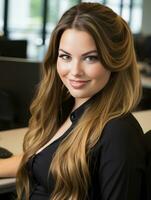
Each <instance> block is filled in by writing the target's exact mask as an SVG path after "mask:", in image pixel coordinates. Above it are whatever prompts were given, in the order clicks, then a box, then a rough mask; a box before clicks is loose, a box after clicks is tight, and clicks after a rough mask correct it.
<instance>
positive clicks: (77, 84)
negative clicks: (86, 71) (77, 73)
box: [69, 80, 89, 89]
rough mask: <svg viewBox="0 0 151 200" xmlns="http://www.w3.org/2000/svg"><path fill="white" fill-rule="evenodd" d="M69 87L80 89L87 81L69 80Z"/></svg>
mask: <svg viewBox="0 0 151 200" xmlns="http://www.w3.org/2000/svg"><path fill="white" fill-rule="evenodd" d="M69 82H70V84H71V86H72V87H73V88H75V89H80V88H82V87H84V86H85V85H86V84H87V83H88V82H89V81H84V80H69Z"/></svg>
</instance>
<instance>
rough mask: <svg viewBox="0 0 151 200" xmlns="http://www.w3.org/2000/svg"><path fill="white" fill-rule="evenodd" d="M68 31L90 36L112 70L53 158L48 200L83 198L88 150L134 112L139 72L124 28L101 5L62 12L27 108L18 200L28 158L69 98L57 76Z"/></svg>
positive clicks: (26, 188) (52, 131) (25, 186)
mask: <svg viewBox="0 0 151 200" xmlns="http://www.w3.org/2000/svg"><path fill="white" fill-rule="evenodd" d="M71 28H72V29H77V30H81V31H86V32H88V33H89V34H91V36H92V37H93V39H94V41H95V43H96V47H97V51H98V55H99V58H100V62H101V63H102V64H103V65H104V67H105V68H106V69H108V70H110V71H111V77H110V80H109V82H108V83H107V85H106V86H105V87H104V88H103V89H102V91H100V92H99V95H97V98H96V100H95V101H94V102H93V103H92V105H91V106H90V107H89V108H88V109H87V110H86V111H85V112H84V114H83V115H82V117H81V118H80V120H79V122H78V124H77V126H76V127H75V128H74V130H72V134H69V135H68V136H67V137H66V138H65V139H64V141H63V142H62V143H61V144H60V145H59V148H58V149H57V151H56V153H55V156H54V158H53V161H52V163H51V166H50V170H51V173H52V175H53V177H54V180H55V188H54V191H53V194H52V195H51V200H67V199H70V200H84V199H86V197H87V194H88V188H89V187H90V185H91V178H90V174H89V166H88V163H89V157H88V155H89V152H90V150H91V149H92V148H93V146H94V145H95V144H96V143H97V141H98V139H99V138H100V135H101V132H102V129H103V128H104V126H105V125H106V123H107V122H108V121H109V120H111V119H112V118H115V117H119V116H122V115H124V114H126V113H128V112H130V111H132V110H133V109H134V108H135V106H136V105H137V103H138V102H139V99H140V95H141V87H140V77H139V71H138V68H137V63H136V56H135V51H134V44H133V38H132V34H131V31H130V29H129V27H128V25H127V23H126V22H125V21H124V20H123V19H122V18H121V17H120V16H118V15H117V14H116V13H114V12H113V11H112V10H111V9H110V8H108V7H106V6H104V5H101V4H99V3H81V4H78V5H76V6H74V7H72V8H71V9H69V10H68V11H67V12H65V14H64V15H63V16H62V18H61V19H60V21H59V22H58V24H57V26H56V28H55V29H54V31H53V32H52V35H51V40H50V46H49V48H48V51H47V54H46V57H45V60H44V65H43V78H42V81H41V84H40V87H39V91H38V93H37V96H36V98H35V100H34V101H33V103H32V105H31V114H32V117H31V120H30V123H29V131H28V133H27V134H26V136H25V139H24V152H25V154H24V157H23V159H22V162H21V165H20V169H19V172H18V176H17V177H18V178H17V191H18V200H21V196H22V193H23V192H24V193H25V195H26V200H28V199H29V178H28V172H27V169H26V164H27V162H28V159H29V158H30V157H31V156H33V155H34V154H35V152H36V151H37V150H38V149H39V148H40V147H42V146H43V145H44V144H45V143H46V142H48V141H49V140H50V139H51V138H52V137H53V136H54V134H55V133H56V131H57V130H58V128H59V126H60V125H61V124H62V123H63V121H64V120H65V119H62V116H63V114H62V104H63V103H64V102H65V101H66V100H67V99H68V98H70V96H69V94H68V91H67V89H66V88H65V87H64V85H63V84H62V82H61V80H60V78H59V76H58V74H57V71H56V62H57V56H58V48H59V42H60V38H61V36H62V33H63V32H64V31H65V30H66V29H71ZM68 114H69V113H68Z"/></svg>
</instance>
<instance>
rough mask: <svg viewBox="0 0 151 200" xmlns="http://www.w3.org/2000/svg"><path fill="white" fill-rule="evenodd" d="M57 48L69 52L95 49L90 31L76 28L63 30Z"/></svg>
mask: <svg viewBox="0 0 151 200" xmlns="http://www.w3.org/2000/svg"><path fill="white" fill-rule="evenodd" d="M59 48H61V49H63V50H66V51H69V52H70V51H71V52H79V53H80V52H81V53H82V52H85V51H90V50H97V49H96V44H95V41H94V39H93V37H92V36H91V35H90V33H88V32H86V31H79V30H76V29H67V30H65V31H64V32H63V34H62V36H61V39H60V45H59Z"/></svg>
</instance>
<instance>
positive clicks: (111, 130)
mask: <svg viewBox="0 0 151 200" xmlns="http://www.w3.org/2000/svg"><path fill="white" fill-rule="evenodd" d="M142 138H143V131H142V128H141V127H140V125H139V123H138V122H137V120H136V119H135V118H134V116H133V115H132V114H131V113H128V114H127V115H125V116H122V117H117V118H114V119H112V120H110V121H109V122H108V123H107V124H106V126H105V127H104V129H103V131H102V134H101V137H100V139H99V141H98V143H97V145H96V148H97V150H98V149H99V150H101V152H100V153H101V155H102V154H105V155H107V154H109V156H112V158H113V157H114V158H115V157H116V158H117V159H118V158H119V159H123V158H126V157H127V158H128V157H131V158H134V157H135V158H137V157H139V156H140V155H142V156H143V151H144V150H143V144H142ZM138 155H139V156H138ZM135 160H136V159H135Z"/></svg>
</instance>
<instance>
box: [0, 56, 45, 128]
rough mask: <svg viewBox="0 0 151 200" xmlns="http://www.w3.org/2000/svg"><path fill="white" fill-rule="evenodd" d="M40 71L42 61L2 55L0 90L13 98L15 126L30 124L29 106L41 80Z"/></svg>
mask: <svg viewBox="0 0 151 200" xmlns="http://www.w3.org/2000/svg"><path fill="white" fill-rule="evenodd" d="M40 71H41V63H40V62H35V61H31V60H27V59H16V58H14V59H13V58H4V57H0V90H2V91H5V92H6V93H8V94H9V95H10V96H11V98H12V100H13V104H14V108H15V124H14V128H16V127H25V126H27V125H28V121H29V118H30V112H29V107H30V104H31V102H32V99H33V97H34V94H35V91H36V88H37V86H38V83H39V81H40ZM1 106H2V105H1Z"/></svg>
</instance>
